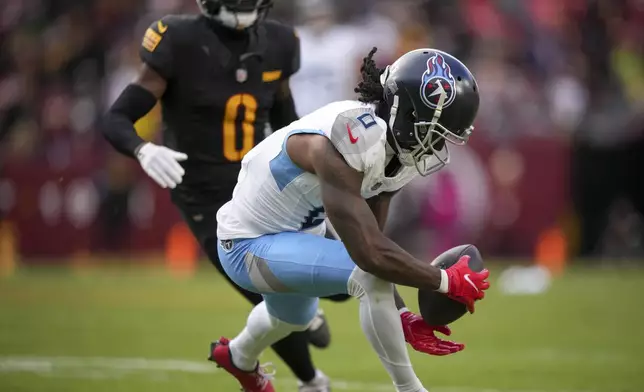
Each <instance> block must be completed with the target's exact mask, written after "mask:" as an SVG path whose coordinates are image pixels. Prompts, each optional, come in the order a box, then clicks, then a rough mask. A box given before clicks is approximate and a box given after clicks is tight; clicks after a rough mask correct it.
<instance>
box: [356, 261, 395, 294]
mask: <svg viewBox="0 0 644 392" xmlns="http://www.w3.org/2000/svg"><path fill="white" fill-rule="evenodd" d="M347 286H348V287H347V290H348V292H349V295H351V296H353V297H357V298H362V297H363V296H365V295H367V296H369V297H374V296H375V297H378V296H383V297H392V298H393V295H394V285H393V284H392V283H390V282H387V281H385V280H382V279H380V278H378V277H376V276H374V275H372V274H370V273H368V272H365V271H363V270H361V269H360V268H358V267H356V268H355V269H354V270H353V272H352V273H351V276H350V277H349V282H348V283H347Z"/></svg>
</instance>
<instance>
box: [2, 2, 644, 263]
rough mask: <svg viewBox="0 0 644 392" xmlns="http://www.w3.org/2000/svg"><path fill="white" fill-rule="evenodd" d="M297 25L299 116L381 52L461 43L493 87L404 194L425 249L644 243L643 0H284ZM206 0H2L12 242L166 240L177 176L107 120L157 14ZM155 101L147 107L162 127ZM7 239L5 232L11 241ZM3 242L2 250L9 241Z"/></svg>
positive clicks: (26, 248) (99, 246)
mask: <svg viewBox="0 0 644 392" xmlns="http://www.w3.org/2000/svg"><path fill="white" fill-rule="evenodd" d="M275 3H276V4H275V7H274V9H273V10H272V11H271V14H270V16H271V17H273V18H277V19H279V20H282V21H284V22H286V23H289V24H294V25H295V26H296V27H297V30H298V33H299V36H300V39H301V45H302V68H301V70H300V71H299V73H297V74H296V75H295V76H294V77H293V78H292V79H291V87H292V90H293V94H294V97H295V102H296V106H297V109H298V112H299V114H300V115H305V114H307V113H308V112H310V111H312V110H315V109H316V108H317V107H320V106H322V105H324V104H326V103H328V102H331V101H335V100H340V99H347V98H352V97H353V96H354V94H353V91H352V90H353V86H354V85H355V84H356V83H357V79H358V78H359V65H360V62H361V59H362V57H363V56H365V55H366V54H367V53H368V51H369V50H370V49H371V47H373V46H377V47H378V49H379V50H378V53H377V60H378V62H379V63H380V64H381V65H385V64H387V63H388V62H390V61H392V60H393V59H395V58H396V57H397V56H399V55H401V54H402V53H404V52H406V51H408V50H410V49H414V48H419V47H433V48H437V49H441V50H445V51H447V52H450V53H452V54H454V55H456V56H457V57H459V58H460V59H462V60H463V61H464V62H465V64H466V65H468V66H469V68H470V69H471V70H472V71H473V73H474V75H475V76H476V78H477V80H478V83H479V86H480V91H481V98H482V101H481V108H480V114H479V117H478V120H477V122H476V129H475V132H474V135H473V136H472V138H471V139H470V140H471V141H470V144H469V145H468V146H466V147H458V148H454V149H452V152H453V155H452V163H450V165H448V167H447V169H445V170H443V171H442V172H439V173H438V174H436V175H433V176H431V177H430V178H422V179H419V180H418V181H416V182H414V183H413V184H412V185H410V186H409V187H408V188H407V189H405V191H404V192H402V193H401V194H400V195H399V196H397V197H396V199H395V204H394V206H393V207H392V212H391V217H390V224H389V227H388V229H387V230H388V232H389V233H390V235H391V236H392V237H393V238H394V239H395V240H396V241H398V242H399V243H400V244H402V245H404V246H405V247H407V248H408V249H409V250H411V251H412V252H414V253H417V254H419V255H427V254H436V252H439V251H441V250H443V249H445V248H447V247H449V246H453V245H456V244H459V243H465V242H467V243H475V244H477V245H478V246H479V247H480V248H481V249H482V250H483V251H484V253H485V254H486V255H487V256H498V257H508V258H513V259H517V258H525V259H533V258H535V257H536V258H545V259H548V258H554V259H560V258H571V259H576V258H584V259H589V260H591V259H599V260H601V259H610V260H616V259H623V260H632V259H637V258H639V257H641V256H644V241H643V239H644V226H643V225H642V222H643V221H642V213H643V212H644V176H643V170H644V1H642V0H521V1H517V0H456V1H453V0H427V1H412V0H389V1H386V0H352V1H331V0H306V1H305V0H297V1H294V0H290V1H284V0H277V1H275ZM184 12H189V13H193V12H197V7H196V4H195V1H194V0H82V1H80V0H4V1H2V2H0V45H1V47H2V49H1V51H0V244H4V245H0V249H5V251H4V252H5V253H6V252H8V251H7V250H6V249H9V248H11V249H13V250H14V251H15V253H17V254H19V255H21V256H22V257H23V258H24V259H25V260H45V259H51V260H55V259H69V258H70V257H73V256H79V255H84V256H88V255H103V254H114V255H117V256H118V255H130V256H132V255H134V256H136V255H141V254H148V253H149V254H154V253H159V252H164V251H167V249H168V247H169V246H170V245H169V244H170V243H172V236H171V234H172V233H173V232H176V230H175V229H176V228H177V226H176V225H177V224H178V222H179V217H178V215H177V212H176V211H175V209H174V208H173V207H172V206H171V204H170V202H169V195H168V194H167V192H166V191H164V190H161V189H158V187H156V186H155V185H154V184H153V183H152V182H151V181H150V180H149V179H147V178H146V177H145V176H144V175H143V173H142V171H141V170H140V168H139V167H138V164H137V163H136V162H135V161H133V160H130V159H127V158H123V157H121V156H118V155H116V153H114V152H113V151H112V150H111V148H110V146H109V145H108V144H107V143H106V142H105V141H104V140H103V138H102V136H101V134H100V133H99V132H98V131H97V129H96V126H95V124H96V121H97V118H98V117H99V116H100V115H101V113H102V112H104V111H105V110H106V108H107V107H108V106H109V105H110V104H111V103H112V102H113V100H115V99H116V97H117V96H118V94H119V93H120V91H121V90H122V89H123V88H124V87H125V86H126V85H127V84H128V83H129V82H130V81H131V80H132V78H133V77H134V75H135V73H136V71H137V68H138V66H139V58H138V50H139V46H140V42H141V38H142V36H143V33H144V31H145V29H146V28H147V26H148V25H149V24H150V23H151V22H152V21H154V20H155V19H156V18H159V17H161V16H163V15H165V14H169V13H184ZM159 125H160V118H159V111H158V108H157V109H155V110H153V111H152V112H151V113H150V114H148V116H146V117H145V118H144V119H142V120H141V121H140V122H139V123H137V130H138V131H139V133H140V134H141V135H142V136H143V137H144V138H145V139H148V140H158V138H159V137H160V133H159V132H158V130H159ZM3 246H4V247H3ZM1 255H2V251H0V256H1Z"/></svg>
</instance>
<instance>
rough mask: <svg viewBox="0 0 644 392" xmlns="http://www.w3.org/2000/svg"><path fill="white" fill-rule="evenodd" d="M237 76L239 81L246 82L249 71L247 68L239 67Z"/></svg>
mask: <svg viewBox="0 0 644 392" xmlns="http://www.w3.org/2000/svg"><path fill="white" fill-rule="evenodd" d="M235 76H236V77H237V81H238V82H239V83H244V82H245V81H246V79H248V71H246V69H245V68H239V69H237V72H236V73H235Z"/></svg>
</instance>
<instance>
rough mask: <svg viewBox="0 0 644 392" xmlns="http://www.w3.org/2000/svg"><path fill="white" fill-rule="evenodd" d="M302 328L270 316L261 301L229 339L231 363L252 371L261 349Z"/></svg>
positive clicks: (304, 327)
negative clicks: (241, 326) (237, 333)
mask: <svg viewBox="0 0 644 392" xmlns="http://www.w3.org/2000/svg"><path fill="white" fill-rule="evenodd" d="M304 330H306V326H302V325H294V324H288V323H285V322H283V321H281V320H279V319H277V318H275V317H273V316H271V315H270V314H269V313H268V310H267V309H266V304H265V303H264V302H261V303H260V304H259V305H257V306H255V307H254V308H253V310H251V312H250V314H249V315H248V321H247V323H246V327H245V328H244V329H243V330H242V331H241V332H240V333H239V335H237V336H236V337H235V338H234V339H233V340H231V341H230V344H229V346H230V352H231V355H232V360H233V363H234V364H235V366H237V367H238V368H239V369H241V370H246V371H253V370H255V367H256V366H257V362H258V360H259V356H260V354H261V353H262V351H264V350H265V349H267V348H268V347H270V346H271V345H272V344H273V343H275V342H277V341H279V340H281V339H283V338H285V337H286V336H288V335H289V334H290V333H291V332H295V331H304Z"/></svg>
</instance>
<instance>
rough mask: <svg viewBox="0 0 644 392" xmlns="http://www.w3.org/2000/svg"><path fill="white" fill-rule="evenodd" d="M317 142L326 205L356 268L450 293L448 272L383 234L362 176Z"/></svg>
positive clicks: (316, 166)
mask: <svg viewBox="0 0 644 392" xmlns="http://www.w3.org/2000/svg"><path fill="white" fill-rule="evenodd" d="M315 139H316V140H315V144H314V145H313V146H312V147H311V149H310V151H311V156H310V159H309V161H310V164H311V166H312V169H313V172H314V173H315V174H316V175H317V176H318V178H319V179H320V183H321V191H322V202H323V203H324V207H325V210H326V213H327V215H328V217H329V220H330V221H331V223H332V224H333V227H334V228H335V230H336V231H337V232H338V234H339V235H340V238H342V240H343V242H344V244H345V246H346V248H347V251H348V252H349V254H350V255H351V258H352V259H353V261H354V262H355V263H356V265H357V266H358V267H360V268H361V269H362V270H364V271H366V272H369V273H371V274H373V275H375V276H377V277H379V278H380V279H383V280H386V281H388V282H392V283H395V284H402V285H404V286H411V287H416V288H420V289H425V290H441V291H442V292H447V287H441V286H442V285H441V282H442V281H443V282H444V285H446V283H447V279H446V278H445V279H444V278H443V277H442V275H445V273H444V272H442V271H441V270H440V269H438V268H435V267H432V266H430V265H429V264H428V263H423V262H421V261H419V260H416V259H415V258H414V257H413V256H411V255H410V254H409V253H407V252H405V251H404V250H403V249H402V248H400V247H399V246H398V245H396V244H395V243H394V242H393V241H391V240H390V239H388V238H387V237H385V235H384V234H383V233H382V231H381V230H380V228H379V227H378V222H377V221H376V218H375V217H374V214H373V213H372V212H371V209H370V208H369V205H368V204H367V202H366V201H365V200H364V199H363V198H362V196H361V194H360V187H361V185H362V174H361V173H359V172H358V171H356V170H354V169H352V168H351V167H350V166H349V165H347V164H346V162H345V161H344V159H343V158H342V156H341V155H340V153H339V152H338V151H337V150H336V149H335V147H333V145H332V144H331V142H330V141H328V139H326V138H323V137H317V138H315ZM312 144H313V143H312ZM289 152H290V151H289Z"/></svg>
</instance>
